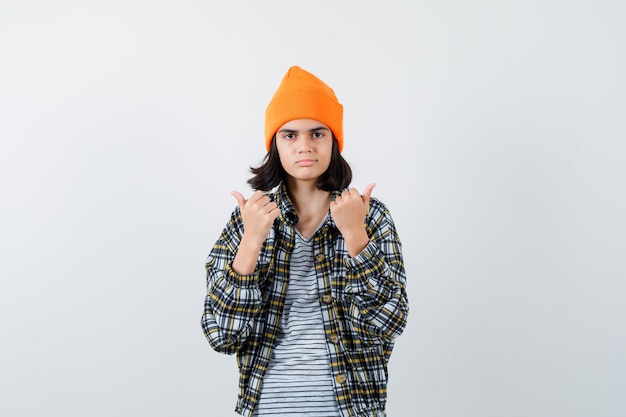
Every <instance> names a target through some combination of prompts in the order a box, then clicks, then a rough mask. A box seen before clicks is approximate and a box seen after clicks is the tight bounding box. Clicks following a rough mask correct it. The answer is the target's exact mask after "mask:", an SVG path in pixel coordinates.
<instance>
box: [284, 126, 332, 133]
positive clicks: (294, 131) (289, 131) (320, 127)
mask: <svg viewBox="0 0 626 417" xmlns="http://www.w3.org/2000/svg"><path fill="white" fill-rule="evenodd" d="M318 130H327V131H330V129H329V128H327V127H324V126H318V127H314V128H312V129H309V131H308V132H309V133H313V132H317V131H318ZM277 133H298V130H296V129H280V130H279V131H278V132H277Z"/></svg>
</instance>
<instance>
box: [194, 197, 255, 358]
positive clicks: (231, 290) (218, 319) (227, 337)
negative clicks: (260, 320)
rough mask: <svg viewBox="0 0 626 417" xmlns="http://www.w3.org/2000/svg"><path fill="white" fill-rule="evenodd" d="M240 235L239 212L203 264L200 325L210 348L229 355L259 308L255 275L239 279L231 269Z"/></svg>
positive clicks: (240, 342) (244, 337)
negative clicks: (204, 266) (205, 292)
mask: <svg viewBox="0 0 626 417" xmlns="http://www.w3.org/2000/svg"><path fill="white" fill-rule="evenodd" d="M242 235H243V222H242V220H241V214H240V211H239V208H237V209H235V211H233V213H232V215H231V218H230V221H229V223H228V224H227V225H226V227H225V228H224V230H223V232H222V234H221V235H220V238H219V239H218V240H217V242H216V243H215V245H213V248H212V250H211V252H210V254H209V256H208V257H207V260H206V283H207V294H206V298H205V302H204V313H203V315H202V320H201V325H202V329H203V331H204V335H205V336H206V338H207V340H208V341H209V344H210V345H211V347H212V348H213V349H214V350H216V351H218V352H221V353H227V354H233V353H235V352H237V351H238V350H239V349H240V348H241V346H242V345H243V344H244V343H245V342H246V340H247V338H248V336H249V335H250V333H251V331H252V327H253V325H254V319H255V318H256V317H257V316H258V314H259V312H260V311H261V306H262V295H261V290H260V287H259V280H258V272H257V271H255V272H254V273H252V274H250V275H241V274H238V273H237V272H235V271H234V270H233V269H232V262H233V260H234V259H235V254H236V252H237V247H238V246H239V242H240V240H241V236H242Z"/></svg>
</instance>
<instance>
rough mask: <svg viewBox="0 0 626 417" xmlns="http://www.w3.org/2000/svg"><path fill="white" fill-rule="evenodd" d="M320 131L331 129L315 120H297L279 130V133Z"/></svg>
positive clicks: (289, 122)
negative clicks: (285, 131) (282, 131)
mask: <svg viewBox="0 0 626 417" xmlns="http://www.w3.org/2000/svg"><path fill="white" fill-rule="evenodd" d="M318 129H328V130H330V129H329V127H328V126H326V125H325V124H324V123H322V122H319V121H317V120H314V119H295V120H290V121H288V122H287V123H285V124H284V125H282V126H281V127H279V128H278V131H279V132H280V131H281V130H296V131H310V130H318Z"/></svg>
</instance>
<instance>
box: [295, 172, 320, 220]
mask: <svg viewBox="0 0 626 417" xmlns="http://www.w3.org/2000/svg"><path fill="white" fill-rule="evenodd" d="M288 193H289V198H291V203H292V204H293V207H294V208H295V209H296V213H298V217H299V218H300V219H301V220H303V219H305V218H308V217H314V218H317V217H319V215H320V214H321V213H323V214H324V215H326V213H327V212H328V210H329V208H330V200H331V194H330V192H328V191H323V190H320V189H319V188H317V184H316V183H315V182H313V181H312V182H301V181H290V182H289V183H288Z"/></svg>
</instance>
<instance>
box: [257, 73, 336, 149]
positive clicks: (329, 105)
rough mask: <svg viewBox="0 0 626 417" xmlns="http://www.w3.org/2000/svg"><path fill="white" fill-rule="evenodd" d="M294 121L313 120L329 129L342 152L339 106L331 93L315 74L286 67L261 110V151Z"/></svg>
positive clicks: (330, 89)
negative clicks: (266, 103) (263, 126)
mask: <svg viewBox="0 0 626 417" xmlns="http://www.w3.org/2000/svg"><path fill="white" fill-rule="evenodd" d="M295 119H314V120H317V121H318V122H321V123H324V124H325V125H326V126H328V127H329V128H330V130H331V131H332V132H333V135H334V136H335V139H337V144H338V145H339V152H341V151H342V150H343V106H342V105H341V103H339V101H338V100H337V97H336V96H335V92H334V91H333V90H332V88H330V87H329V86H327V85H326V84H325V83H324V82H323V81H322V80H320V79H319V78H317V77H316V76H315V75H313V74H311V73H310V72H307V71H305V70H303V69H302V68H300V67H298V66H293V67H291V68H289V70H288V71H287V74H285V76H284V77H283V80H282V81H281V83H280V86H279V87H278V90H276V93H274V96H273V97H272V100H271V101H270V103H269V104H268V106H267V109H266V110H265V148H266V149H267V150H268V151H269V150H270V145H271V143H272V138H273V137H274V135H275V134H276V131H277V130H278V129H279V128H280V127H281V126H282V125H284V124H285V123H287V122H289V121H290V120H295Z"/></svg>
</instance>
